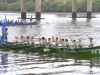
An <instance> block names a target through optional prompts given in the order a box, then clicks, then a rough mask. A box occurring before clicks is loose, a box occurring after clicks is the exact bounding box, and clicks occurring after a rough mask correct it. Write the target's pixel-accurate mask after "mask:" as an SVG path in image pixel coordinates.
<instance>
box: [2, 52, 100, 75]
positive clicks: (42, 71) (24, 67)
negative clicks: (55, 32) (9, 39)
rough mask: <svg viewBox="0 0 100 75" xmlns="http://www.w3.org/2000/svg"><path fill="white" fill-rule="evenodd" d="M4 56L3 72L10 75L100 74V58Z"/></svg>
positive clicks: (50, 55) (52, 55)
mask: <svg viewBox="0 0 100 75" xmlns="http://www.w3.org/2000/svg"><path fill="white" fill-rule="evenodd" d="M6 55H8V56H6ZM3 56H4V57H2V59H1V60H0V61H1V62H4V63H3V64H2V65H1V66H2V68H1V71H2V72H4V73H5V72H6V74H8V75H35V74H36V75H72V74H74V75H90V74H95V75H99V73H100V71H99V69H100V57H90V56H82V55H66V54H64V53H63V54H62V53H61V54H60V53H59V54H56V53H52V54H51V53H28V54H21V53H11V52H6V53H4V52H3ZM5 60H8V61H5ZM5 63H6V64H5ZM5 66H6V67H5ZM2 74H3V73H2ZM0 75H1V74H0Z"/></svg>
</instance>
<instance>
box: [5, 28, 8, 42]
mask: <svg viewBox="0 0 100 75" xmlns="http://www.w3.org/2000/svg"><path fill="white" fill-rule="evenodd" d="M5 39H6V43H7V42H8V28H5Z"/></svg>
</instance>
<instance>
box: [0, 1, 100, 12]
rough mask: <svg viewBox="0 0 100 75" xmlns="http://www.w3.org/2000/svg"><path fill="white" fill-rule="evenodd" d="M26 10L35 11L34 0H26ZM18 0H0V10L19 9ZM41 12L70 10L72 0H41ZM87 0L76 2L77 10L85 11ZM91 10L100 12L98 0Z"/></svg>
mask: <svg viewBox="0 0 100 75" xmlns="http://www.w3.org/2000/svg"><path fill="white" fill-rule="evenodd" d="M26 1H27V2H26V8H27V11H35V0H26ZM20 4H21V3H20V0H1V2H0V11H20V8H21V6H20ZM41 8H42V12H72V1H69V2H67V3H66V4H63V3H59V2H54V1H53V0H49V1H44V0H42V6H41ZM86 10H87V0H83V1H82V2H80V3H77V11H78V12H86ZM92 10H93V12H100V0H95V1H94V2H93V7H92Z"/></svg>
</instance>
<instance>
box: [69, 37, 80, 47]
mask: <svg viewBox="0 0 100 75" xmlns="http://www.w3.org/2000/svg"><path fill="white" fill-rule="evenodd" d="M70 39H71V38H70ZM71 41H72V42H73V44H74V48H75V49H77V48H78V43H77V41H76V40H72V39H71Z"/></svg>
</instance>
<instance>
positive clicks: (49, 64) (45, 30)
mask: <svg viewBox="0 0 100 75" xmlns="http://www.w3.org/2000/svg"><path fill="white" fill-rule="evenodd" d="M4 16H6V18H7V19H9V20H12V19H13V20H16V19H17V18H18V17H20V13H19V12H16V13H14V12H13V13H12V12H10V13H9V12H6V13H5V12H4V13H2V12H1V13H0V19H4ZM30 16H32V17H35V14H34V13H33V14H32V13H27V17H30ZM85 16H86V13H79V14H78V17H85ZM93 16H94V17H96V18H92V19H86V18H77V19H72V18H70V17H71V13H63V14H62V13H42V18H45V19H42V20H40V21H39V25H33V26H32V25H23V26H7V28H8V29H9V30H8V32H9V35H8V41H13V39H14V37H15V36H19V37H20V36H21V35H23V36H34V37H35V38H39V37H43V36H44V37H46V38H49V37H52V36H55V37H59V38H64V39H68V40H69V42H70V43H72V42H71V41H70V37H71V38H72V39H76V40H78V39H82V43H83V44H85V45H88V44H89V40H88V38H87V35H89V36H91V37H92V38H93V39H94V44H95V45H96V46H97V45H100V42H99V41H100V14H99V13H95V14H93ZM33 21H35V20H33ZM1 28H2V27H0V30H1ZM72 74H73V75H100V57H90V56H82V55H67V54H65V53H24V52H22V51H19V52H14V51H0V75H72Z"/></svg>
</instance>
